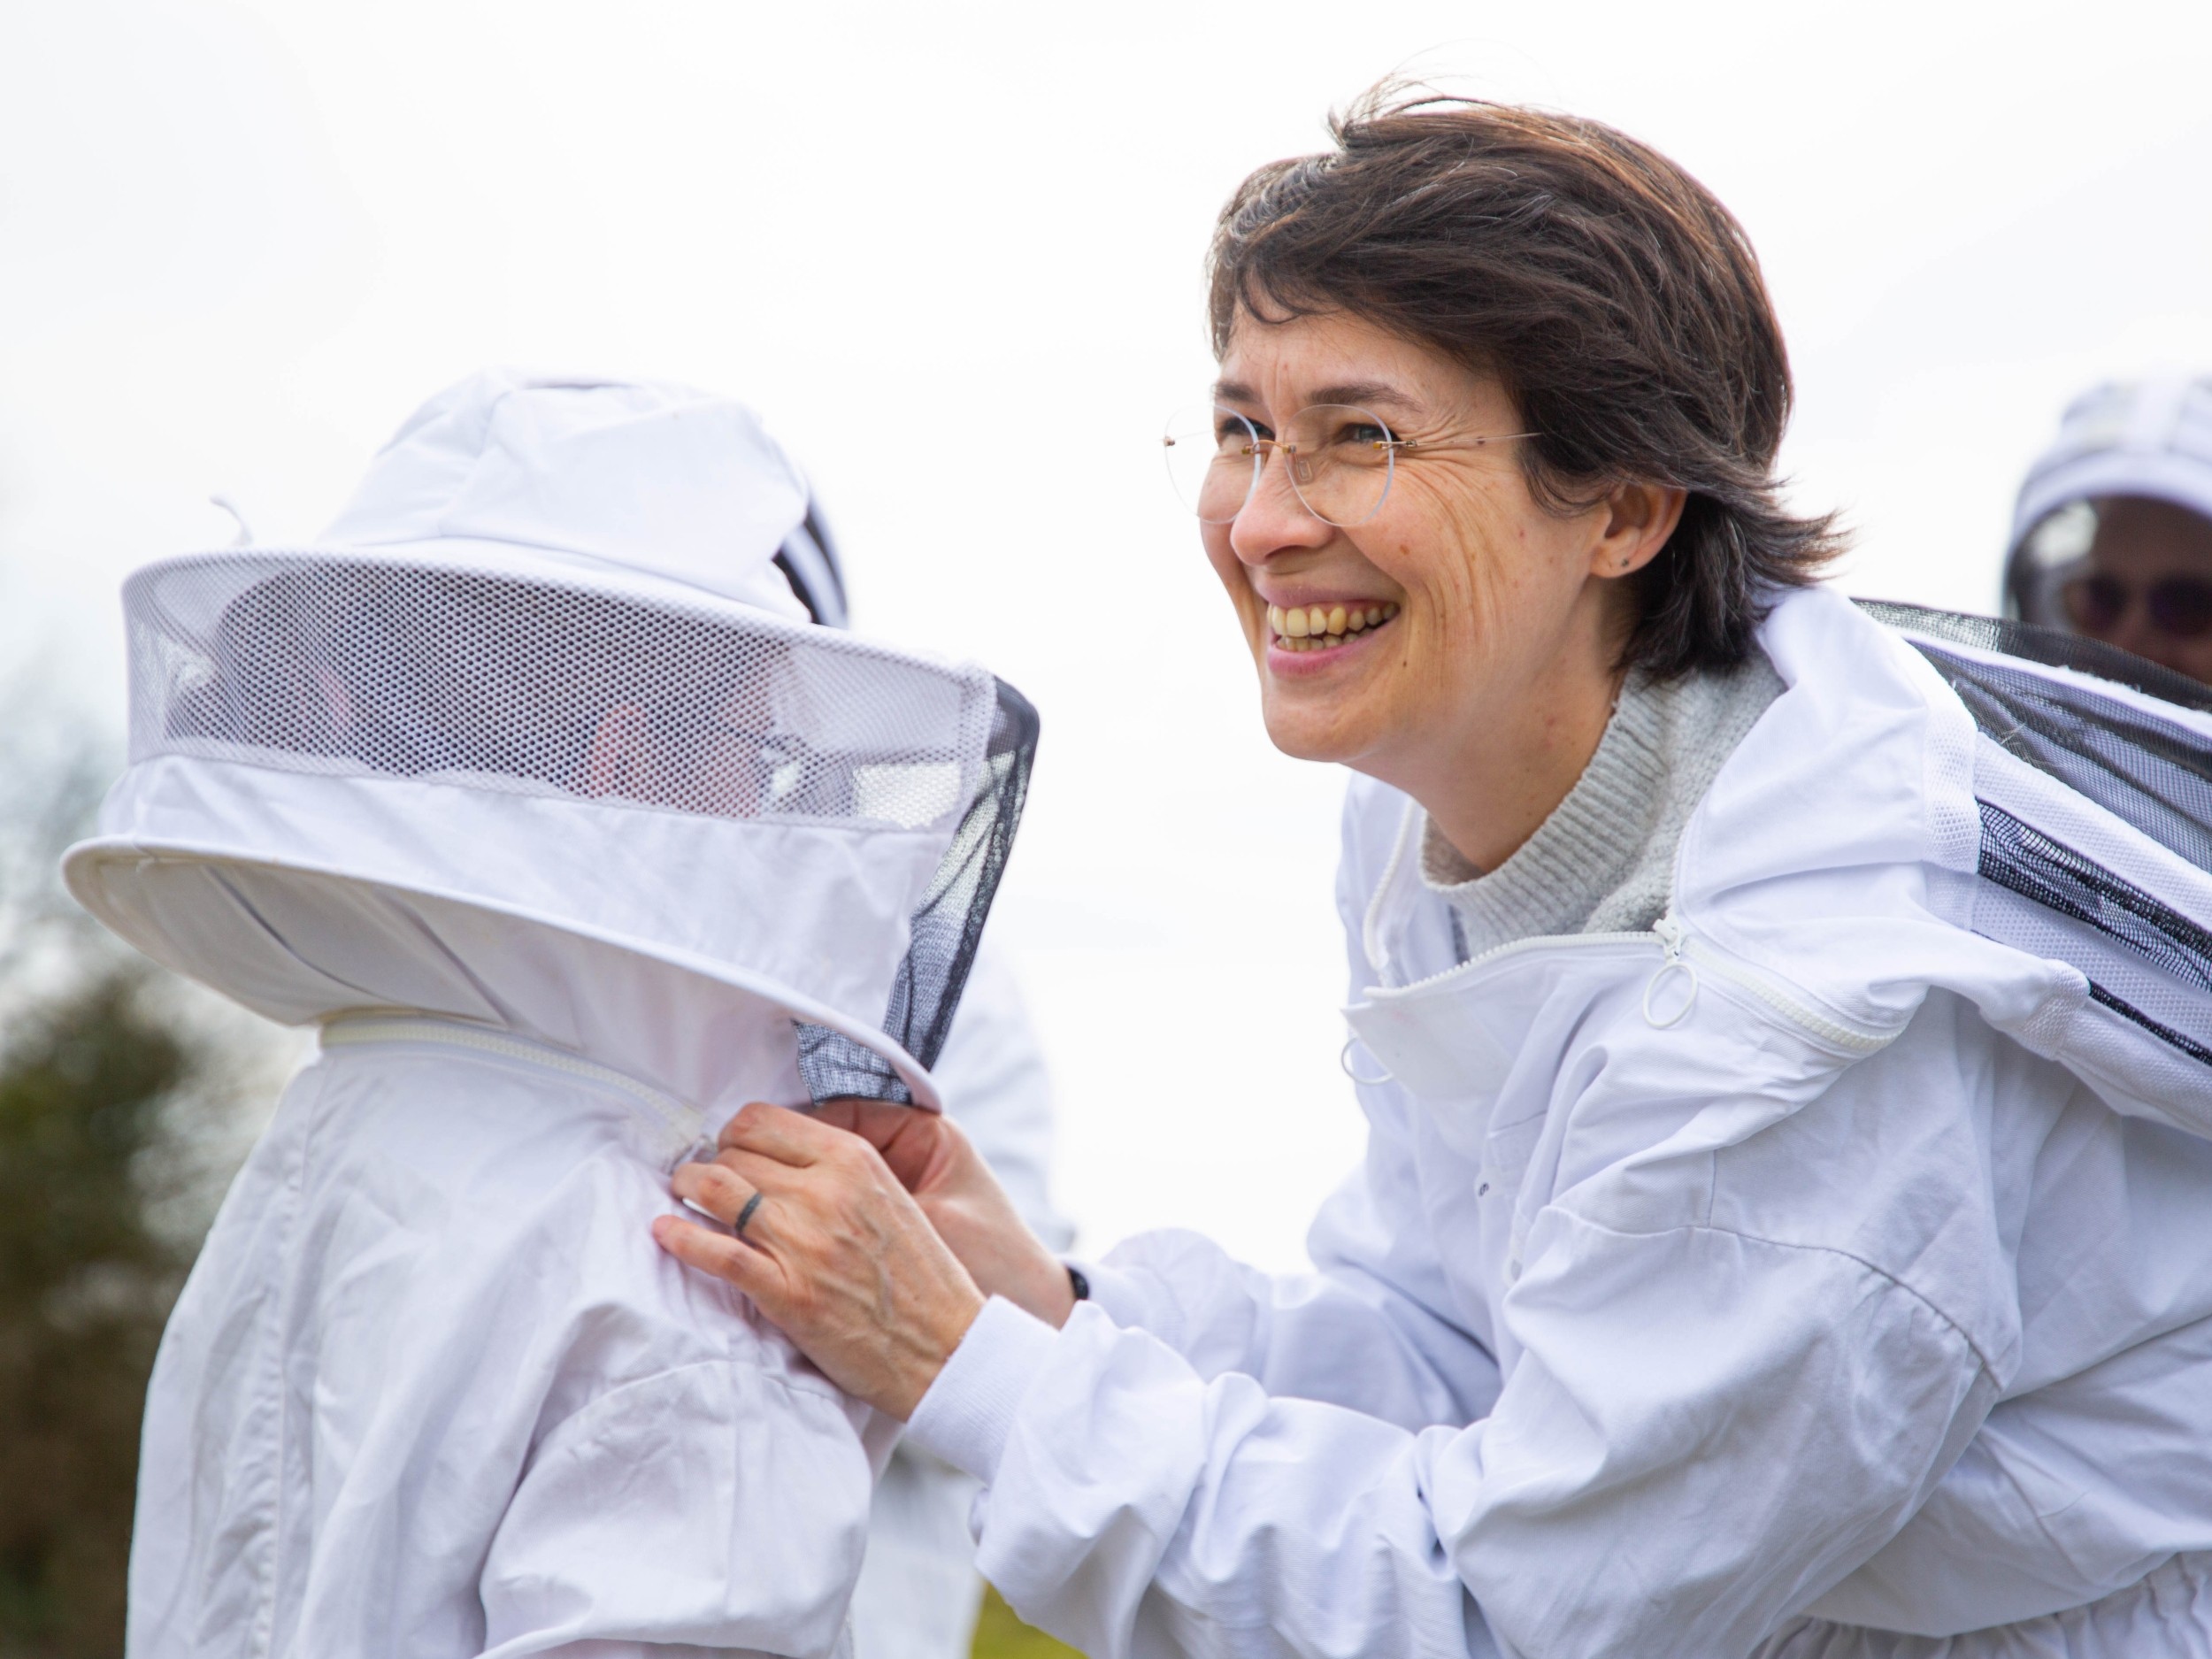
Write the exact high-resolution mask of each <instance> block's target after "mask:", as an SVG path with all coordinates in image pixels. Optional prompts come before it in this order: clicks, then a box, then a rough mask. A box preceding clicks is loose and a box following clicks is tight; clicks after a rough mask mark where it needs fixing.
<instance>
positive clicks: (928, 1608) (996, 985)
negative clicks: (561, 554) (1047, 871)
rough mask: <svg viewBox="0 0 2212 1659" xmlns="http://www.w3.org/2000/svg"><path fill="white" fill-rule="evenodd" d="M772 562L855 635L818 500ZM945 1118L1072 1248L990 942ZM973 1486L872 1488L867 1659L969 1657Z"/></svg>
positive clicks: (1011, 1000) (895, 1474)
mask: <svg viewBox="0 0 2212 1659" xmlns="http://www.w3.org/2000/svg"><path fill="white" fill-rule="evenodd" d="M776 562H777V564H778V565H779V566H780V567H781V568H782V570H783V571H784V572H785V574H786V576H787V578H788V580H789V581H790V583H791V586H792V588H793V589H794V591H795V593H796V595H798V597H799V599H800V602H801V603H803V604H804V605H805V606H806V608H807V611H808V612H809V613H810V615H811V616H812V617H813V618H814V619H815V620H816V621H817V622H819V623H822V624H824V625H826V626H830V627H840V628H841V627H844V626H848V622H849V611H848V604H847V589H846V581H845V572H844V568H843V565H842V563H841V561H840V559H839V557H838V555H837V550H836V546H835V543H834V542H833V541H832V539H831V537H830V534H829V531H828V528H827V526H826V525H825V523H824V522H823V519H822V518H821V515H820V514H819V513H818V511H815V509H814V508H813V507H812V506H811V505H810V506H809V509H808V511H807V514H806V517H805V519H804V521H803V523H802V524H801V526H800V527H799V528H798V529H797V530H795V531H794V532H793V533H792V534H790V535H789V536H787V537H786V538H785V541H784V544H783V550H782V551H781V552H780V553H779V554H778V555H777V561H776ZM933 1075H934V1076H935V1077H936V1079H937V1084H938V1087H939V1088H940V1089H941V1091H942V1093H943V1094H944V1104H945V1110H946V1112H947V1114H948V1115H949V1116H950V1117H951V1118H953V1120H954V1121H955V1122H956V1123H957V1124H958V1125H960V1127H961V1129H962V1131H963V1132H964V1133H965V1134H966V1135H967V1137H968V1139H969V1140H970V1141H972V1142H973V1143H974V1144H975V1148H976V1150H977V1151H978V1152H979V1153H981V1154H982V1156H983V1158H984V1161H985V1162H986V1163H987V1164H989V1165H990V1166H991V1169H992V1171H993V1173H995V1175H996V1176H997V1177H998V1179H999V1183H1000V1185H1001V1186H1002V1187H1005V1189H1006V1193H1007V1195H1008V1197H1010V1199H1012V1200H1013V1202H1014V1204H1015V1207H1016V1208H1017V1209H1018V1210H1020V1212H1021V1216H1022V1219H1023V1220H1025V1221H1026V1222H1027V1223H1028V1224H1029V1225H1030V1228H1031V1230H1032V1231H1033V1232H1034V1233H1036V1234H1037V1235H1038V1237H1039V1238H1041V1239H1042V1240H1044V1241H1045V1242H1046V1243H1047V1244H1048V1245H1049V1246H1050V1247H1051V1248H1054V1249H1064V1248H1067V1246H1068V1245H1069V1244H1070V1243H1071V1241H1072V1240H1073V1229H1072V1228H1071V1227H1070V1226H1069V1225H1068V1223H1067V1221H1066V1219H1065V1218H1064V1217H1062V1216H1061V1215H1060V1214H1059V1212H1058V1211H1057V1210H1056V1209H1055V1208H1054V1206H1053V1203H1052V1199H1051V1195H1050V1187H1049V1180H1048V1176H1049V1171H1050V1162H1051V1152H1052V1079H1051V1078H1050V1075H1049V1074H1048V1071H1047V1068H1046V1065H1045V1060H1044V1055H1043V1053H1042V1051H1041V1048H1039V1046H1038V1042H1037V1039H1036V1034H1035V1033H1034V1032H1033V1030H1032V1029H1031V1027H1030V1024H1029V1017H1028V1013H1027V1010H1025V1008H1024V1006H1023V1002H1022V997H1021V991H1020V987H1019V985H1018V982H1017V980H1016V979H1015V976H1014V974H1013V972H1012V970H1011V969H1010V967H1009V965H1008V964H1007V963H1006V962H1005V960H1004V958H1003V957H1002V956H1001V955H1000V954H998V953H997V952H995V951H994V950H993V949H992V947H991V943H990V941H989V940H988V939H987V938H986V939H985V941H983V944H982V946H981V948H980V949H979V951H978V953H977V956H976V962H975V969H974V972H972V974H971V975H970V976H969V979H968V983H967V988H966V990H965V991H964V992H963V993H962V995H961V999H960V1011H959V1014H958V1016H957V1017H956V1018H955V1019H954V1021H953V1025H952V1032H951V1034H950V1036H949V1039H948V1041H947V1042H946V1044H945V1049H944V1052H943V1053H942V1054H941V1056H939V1057H938V1059H937V1063H936V1064H935V1065H934V1067H933ZM975 1493H976V1482H975V1480H974V1479H973V1478H972V1476H969V1475H966V1474H964V1473H962V1472H961V1471H959V1470H956V1469H955V1468H953V1467H952V1466H951V1465H950V1464H949V1463H944V1462H941V1460H939V1459H937V1458H934V1457H932V1456H930V1455H929V1454H928V1453H926V1452H924V1451H922V1450H921V1449H919V1448H917V1447H913V1446H910V1445H907V1444H906V1443H904V1442H903V1441H902V1442H901V1443H900V1445H899V1446H898V1448H897V1449H896V1450H895V1451H894V1452H893V1454H892V1456H891V1462H890V1463H889V1466H888V1467H887V1468H886V1469H885V1470H884V1471H883V1477H882V1479H880V1480H879V1481H878V1482H877V1483H876V1493H875V1502H874V1509H873V1511H872V1515H871V1517H870V1519H869V1523H868V1558H867V1562H866V1564H865V1565H864V1567H863V1568H862V1570H861V1574H860V1585H859V1588H858V1589H857V1591H856V1593H855V1594H854V1597H853V1637H854V1645H855V1647H856V1649H857V1651H858V1653H859V1655H860V1659H964V1655H966V1654H967V1652H968V1650H969V1648H970V1647H971V1646H972V1644H973V1641H974V1638H975V1625H976V1615H977V1612H978V1609H979V1604H980V1602H981V1601H982V1594H983V1581H982V1579H981V1578H980V1577H979V1575H978V1573H977V1571H976V1566H975V1540H973V1539H972V1537H971V1536H970V1535H969V1532H968V1511H969V1509H970V1506H971V1505H972V1502H973V1501H974V1497H975Z"/></svg>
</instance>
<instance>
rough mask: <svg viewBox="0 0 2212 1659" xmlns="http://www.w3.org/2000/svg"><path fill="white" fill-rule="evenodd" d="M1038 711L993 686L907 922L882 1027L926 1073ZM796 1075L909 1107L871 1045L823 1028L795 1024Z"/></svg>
mask: <svg viewBox="0 0 2212 1659" xmlns="http://www.w3.org/2000/svg"><path fill="white" fill-rule="evenodd" d="M1037 731H1038V720H1037V711H1036V710H1035V709H1033V708H1032V707H1031V706H1030V704H1029V700H1028V699H1027V698H1026V697H1024V696H1023V695H1021V693H1019V692H1018V691H1016V690H1015V689H1014V688H1013V687H1011V686H1010V685H1008V684H1006V683H1005V681H1003V680H1001V681H1000V682H999V684H998V698H997V707H996V708H995V710H994V711H993V716H992V720H991V735H990V740H989V742H988V744H987V748H986V750H985V762H984V781H983V783H982V786H981V787H979V788H977V789H976V790H974V791H973V792H972V794H971V795H970V796H969V800H968V809H967V811H966V812H965V814H964V816H963V817H962V818H961V820H960V827H959V828H958V829H957V830H956V831H955V832H954V834H953V838H952V846H951V848H950V849H949V850H948V851H947V852H946V855H945V857H944V860H943V862H942V863H941V864H939V865H938V867H937V874H936V877H935V879H933V880H932V881H931V883H930V886H929V891H928V893H927V894H926V895H925V896H924V898H923V900H922V902H921V904H920V906H919V907H918V909H917V910H915V912H914V917H913V943H912V945H911V947H910V949H909V950H908V951H907V954H906V961H905V963H904V964H903V965H902V967H901V968H900V970H899V977H898V980H897V983H896V984H895V985H894V986H893V987H892V988H891V1005H890V1008H889V1010H888V1011H887V1013H886V1015H885V1017H884V1022H883V1028H884V1030H885V1031H886V1032H887V1033H889V1034H890V1035H891V1036H892V1037H894V1038H895V1039H896V1040H897V1041H898V1042H899V1044H900V1045H901V1046H902V1048H905V1050H906V1051H907V1052H908V1053H909V1054H910V1055H912V1056H914V1057H915V1058H916V1059H918V1060H919V1061H920V1062H921V1063H922V1064H924V1065H925V1066H934V1065H935V1064H937V1056H939V1055H940V1054H941V1053H942V1052H943V1051H944V1047H945V1039H946V1037H947V1036H949V1034H950V1033H951V1031H952V1017H953V1014H954V1013H955V1011H956V1010H957V1009H958V1007H959V1004H960V993H961V992H962V990H963V989H964V988H965V987H966V985H967V982H968V971H969V969H970V968H972V966H974V964H975V953H976V948H977V947H978V946H979V944H980V943H981V942H982V940H983V923H984V920H985V918H986V917H987V914H988V913H989V910H990V906H991V895H992V894H993V893H995V892H996V891H997V889H998V884H999V878H1000V877H1001V876H1002V875H1003V874H1004V873H1005V870H1006V860H1007V857H1008V856H1009V855H1010V854H1011V853H1012V851H1013V849H1014V831H1015V828H1016V827H1017V826H1018V825H1019V823H1020V821H1021V812H1022V805H1023V803H1024V802H1025V800H1026V798H1027V796H1028V794H1029V773H1030V769H1031V767H1032V766H1033V764H1035V760H1036V754H1037ZM799 1072H800V1075H801V1076H803V1077H804V1078H805V1079H806V1083H807V1087H808V1089H809V1090H810V1092H811V1093H812V1094H813V1095H814V1098H815V1099H816V1100H817V1101H825V1100H831V1099H834V1098H836V1097H838V1096H840V1095H855V1096H862V1097H864V1098H867V1099H871V1100H889V1101H901V1102H910V1100H911V1099H912V1096H911V1094H910V1093H909V1092H908V1090H907V1087H906V1085H905V1083H904V1082H902V1080H901V1079H900V1078H899V1075H898V1073H897V1072H896V1071H893V1070H892V1068H891V1066H890V1064H889V1063H888V1062H887V1061H886V1060H885V1059H884V1057H883V1056H881V1055H879V1054H878V1053H876V1051H875V1050H874V1049H872V1048H865V1047H864V1046H863V1045H861V1044H859V1043H856V1042H855V1041H853V1040H852V1039H851V1038H849V1037H848V1036H846V1035H844V1034H843V1033H841V1032H835V1031H831V1030H829V1029H827V1028H826V1027H825V1026H821V1025H801V1026H800V1027H799Z"/></svg>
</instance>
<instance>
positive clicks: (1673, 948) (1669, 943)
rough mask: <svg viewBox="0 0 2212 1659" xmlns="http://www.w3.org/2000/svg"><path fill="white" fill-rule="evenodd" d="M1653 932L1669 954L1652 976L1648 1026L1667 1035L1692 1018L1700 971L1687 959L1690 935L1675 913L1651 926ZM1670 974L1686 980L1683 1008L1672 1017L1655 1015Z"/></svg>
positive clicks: (1646, 995)
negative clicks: (1656, 996) (1657, 1000)
mask: <svg viewBox="0 0 2212 1659" xmlns="http://www.w3.org/2000/svg"><path fill="white" fill-rule="evenodd" d="M1651 931H1652V932H1653V933H1656V934H1657V935H1658V936H1659V949H1661V950H1662V951H1663V952H1664V953H1665V956H1664V960H1663V961H1662V962H1661V963H1660V964H1659V970H1658V972H1655V973H1654V974H1653V975H1652V976H1651V979H1650V980H1649V982H1648V983H1647V984H1646V985H1645V987H1644V1023H1645V1024H1646V1025H1649V1026H1651V1027H1652V1028H1653V1029H1654V1030H1655V1031H1664V1030H1666V1029H1667V1027H1668V1026H1670V1025H1680V1024H1681V1023H1682V1021H1683V1019H1684V1018H1686V1017H1687V1016H1688V1014H1689V1011H1690V1010H1691V1008H1692V1007H1694V1005H1695V1004H1696V1002H1697V967H1696V964H1694V963H1692V962H1689V961H1688V960H1686V958H1685V957H1684V956H1683V954H1682V951H1683V947H1684V945H1685V944H1686V942H1687V941H1688V938H1689V934H1688V933H1687V931H1686V929H1685V928H1684V927H1683V926H1682V924H1681V923H1680V922H1679V921H1678V920H1676V919H1675V914H1674V912H1673V911H1672V910H1669V911H1668V912H1667V913H1666V914H1665V915H1663V916H1662V917H1661V918H1659V919H1658V920H1657V921H1655V922H1654V923H1653V924H1652V925H1651ZM1670 973H1679V974H1681V975H1682V976H1683V979H1684V981H1685V990H1684V994H1683V997H1682V1003H1681V1006H1680V1007H1678V1008H1677V1009H1675V1010H1673V1011H1672V1012H1671V1013H1667V1014H1663V1015H1662V1014H1656V1013H1654V1012H1653V1011H1652V1006H1651V1002H1652V997H1653V995H1654V994H1655V993H1656V992H1657V991H1658V989H1659V987H1661V986H1662V985H1663V984H1664V983H1665V982H1666V978H1667V976H1668V975H1669V974H1670Z"/></svg>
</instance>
